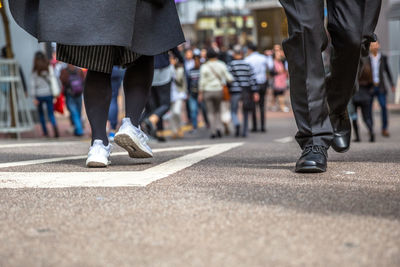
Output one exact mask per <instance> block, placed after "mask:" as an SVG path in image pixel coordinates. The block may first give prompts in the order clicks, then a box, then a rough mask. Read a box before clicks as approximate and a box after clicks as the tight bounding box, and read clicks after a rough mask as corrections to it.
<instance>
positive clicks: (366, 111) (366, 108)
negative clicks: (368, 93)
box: [360, 101, 375, 142]
mask: <svg viewBox="0 0 400 267" xmlns="http://www.w3.org/2000/svg"><path fill="white" fill-rule="evenodd" d="M360 107H361V114H362V117H363V121H364V123H365V126H367V129H368V132H369V136H370V139H369V141H370V142H375V134H374V129H373V126H372V116H371V112H370V102H369V101H365V102H363V103H361V105H360Z"/></svg>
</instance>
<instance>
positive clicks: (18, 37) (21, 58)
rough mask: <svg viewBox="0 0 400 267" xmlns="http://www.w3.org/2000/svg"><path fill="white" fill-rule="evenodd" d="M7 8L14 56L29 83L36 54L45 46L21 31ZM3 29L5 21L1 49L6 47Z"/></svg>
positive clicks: (1, 25) (0, 38)
mask: <svg viewBox="0 0 400 267" xmlns="http://www.w3.org/2000/svg"><path fill="white" fill-rule="evenodd" d="M6 7H7V9H6V11H7V14H8V20H9V24H10V31H11V40H12V47H13V51H14V56H15V59H16V60H17V62H18V63H19V64H20V66H21V68H22V71H23V73H24V76H25V78H26V80H27V81H29V80H30V77H31V72H32V67H33V57H34V54H35V53H36V52H37V51H39V50H40V51H44V50H45V46H44V44H39V43H38V41H37V39H35V38H33V37H32V36H31V35H29V34H28V33H26V32H25V31H24V30H23V29H21V27H19V26H18V25H17V23H16V22H15V21H14V19H13V18H12V16H11V13H10V11H9V9H8V5H7V6H6ZM3 29H4V27H3V21H1V20H0V48H1V47H3V46H5V45H6V41H5V36H4V30H3Z"/></svg>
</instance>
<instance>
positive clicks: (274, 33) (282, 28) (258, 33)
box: [246, 0, 288, 50]
mask: <svg viewBox="0 0 400 267" xmlns="http://www.w3.org/2000/svg"><path fill="white" fill-rule="evenodd" d="M246 7H247V8H248V9H250V10H251V14H252V15H253V17H254V31H253V38H254V39H255V40H256V43H257V46H258V48H259V50H264V49H271V48H272V47H273V45H274V44H281V43H282V41H283V40H284V39H285V38H286V37H287V36H288V31H287V19H286V15H285V12H284V10H283V8H282V7H281V5H280V4H279V1H276V0H269V1H268V0H247V4H246Z"/></svg>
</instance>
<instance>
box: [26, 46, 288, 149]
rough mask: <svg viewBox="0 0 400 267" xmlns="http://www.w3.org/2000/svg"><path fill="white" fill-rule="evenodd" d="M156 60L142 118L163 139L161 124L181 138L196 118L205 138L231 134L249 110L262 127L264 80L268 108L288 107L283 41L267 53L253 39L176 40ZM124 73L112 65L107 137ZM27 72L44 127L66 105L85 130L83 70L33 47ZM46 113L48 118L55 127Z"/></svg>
mask: <svg viewBox="0 0 400 267" xmlns="http://www.w3.org/2000/svg"><path fill="white" fill-rule="evenodd" d="M154 65H155V70H154V77H153V82H152V88H151V93H150V96H149V100H148V103H147V104H146V108H145V110H144V112H143V114H142V118H141V121H142V123H141V125H142V128H143V129H144V130H145V131H146V132H147V133H148V134H149V135H150V136H152V137H154V138H155V139H157V140H158V141H160V142H163V141H166V138H165V135H164V132H165V131H164V129H165V127H168V128H169V130H171V131H172V138H183V137H184V134H185V132H189V133H190V134H192V133H195V132H196V131H197V129H198V128H199V125H200V126H202V125H204V126H205V127H206V128H208V129H209V132H210V138H221V137H222V136H224V135H230V134H234V135H235V136H236V137H239V136H242V137H246V136H247V131H248V128H249V118H250V119H251V122H252V123H251V125H250V127H251V131H252V132H257V131H261V132H265V131H266V122H265V120H266V119H265V118H266V99H267V92H268V88H270V89H271V91H272V93H271V95H272V98H271V100H270V110H273V111H282V112H289V108H288V106H287V103H286V100H287V97H286V92H287V90H288V85H289V84H288V70H287V63H286V60H285V57H284V53H283V50H282V48H281V46H280V45H275V46H274V48H273V50H266V51H265V52H264V53H259V52H257V47H256V46H255V45H254V44H252V43H249V44H248V45H247V46H240V45H236V46H233V47H231V49H228V50H226V49H225V50H222V49H220V48H219V47H218V45H217V44H216V43H213V44H212V45H211V46H210V47H209V48H203V49H200V48H198V47H190V48H185V47H184V46H180V47H177V48H175V49H172V50H171V51H169V52H168V53H163V54H161V55H157V56H155V62H154ZM124 74H125V70H124V69H123V68H121V67H114V68H113V72H112V76H111V81H112V83H111V85H112V86H111V87H112V99H111V105H110V109H109V118H108V119H109V123H108V129H109V140H110V141H113V139H114V136H115V131H116V129H117V126H118V125H119V123H120V122H119V121H118V119H119V118H120V117H121V116H119V114H120V112H121V111H120V110H119V103H118V97H119V93H120V91H121V90H120V88H121V86H122V81H123V78H124ZM31 77H32V78H31V82H30V87H29V90H28V92H29V95H30V96H31V97H32V99H34V104H35V105H36V107H37V111H38V114H39V120H40V123H41V126H42V131H43V135H44V136H47V137H49V136H54V137H58V136H59V135H60V133H59V129H58V126H57V121H56V116H54V113H55V112H57V111H58V112H60V113H64V106H66V109H67V110H68V113H69V119H70V122H71V126H72V128H73V134H74V135H75V136H83V135H84V126H85V122H84V118H83V116H82V97H83V96H82V95H83V90H84V82H85V70H82V69H80V68H77V67H75V66H73V65H70V64H65V63H63V62H58V61H56V60H55V58H53V59H51V60H49V59H48V58H47V57H46V55H45V54H44V53H42V52H37V53H36V55H35V58H34V68H33V73H32V76H31ZM45 111H47V112H46V113H47V116H45ZM46 117H47V119H48V120H49V121H50V123H51V125H52V129H53V134H52V135H50V134H49V130H48V129H47V123H46ZM184 126H186V127H184ZM187 126H189V127H187ZM185 130H186V131H185Z"/></svg>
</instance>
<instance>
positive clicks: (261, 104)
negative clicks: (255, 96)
mask: <svg viewBox="0 0 400 267" xmlns="http://www.w3.org/2000/svg"><path fill="white" fill-rule="evenodd" d="M258 87H259V90H258V93H259V95H260V100H259V101H258V103H256V106H255V107H254V109H253V111H252V117H253V130H257V105H258V106H259V108H260V122H261V130H265V101H266V99H265V98H266V96H267V83H263V84H259V85H258Z"/></svg>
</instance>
